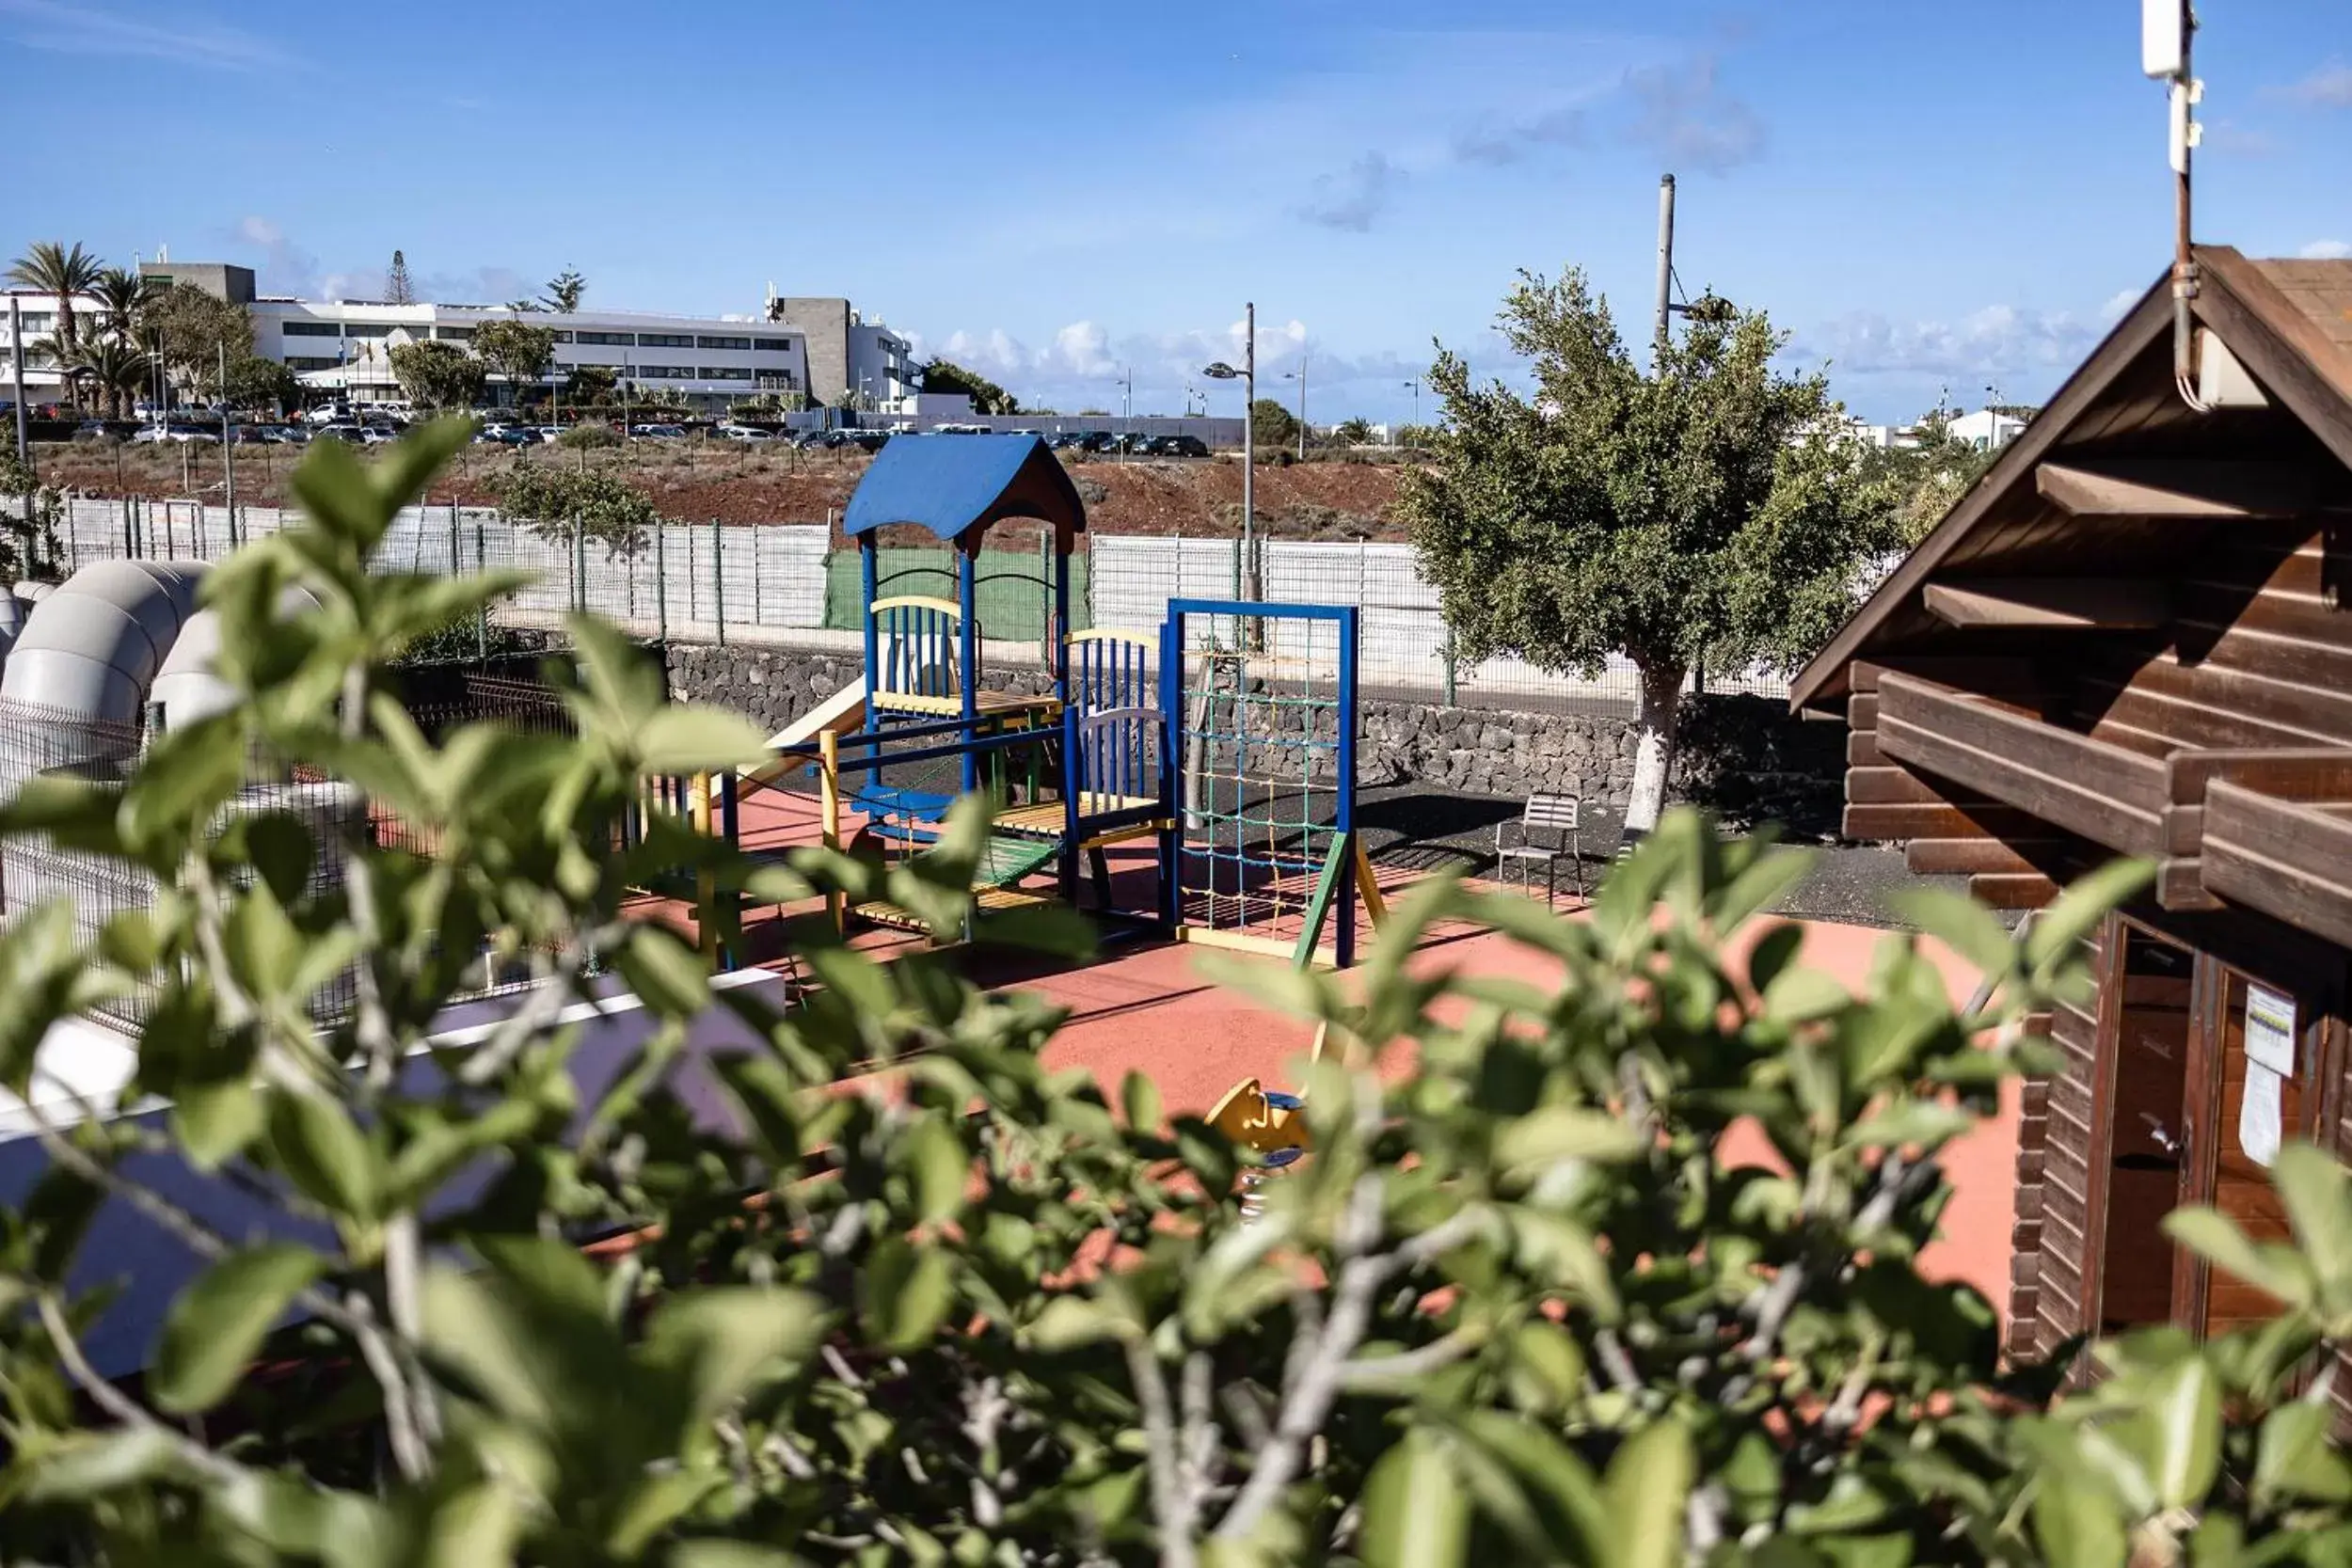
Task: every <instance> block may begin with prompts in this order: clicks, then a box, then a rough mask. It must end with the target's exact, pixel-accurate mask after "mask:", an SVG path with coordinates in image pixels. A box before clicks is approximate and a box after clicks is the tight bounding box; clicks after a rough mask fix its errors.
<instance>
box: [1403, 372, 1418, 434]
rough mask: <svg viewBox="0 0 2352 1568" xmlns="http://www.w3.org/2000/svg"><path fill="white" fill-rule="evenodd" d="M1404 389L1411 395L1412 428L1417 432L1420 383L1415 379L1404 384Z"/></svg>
mask: <svg viewBox="0 0 2352 1568" xmlns="http://www.w3.org/2000/svg"><path fill="white" fill-rule="evenodd" d="M1405 389H1406V391H1408V392H1410V393H1412V394H1413V428H1414V429H1415V430H1419V429H1420V428H1421V381H1420V380H1419V378H1418V377H1417V378H1415V379H1414V380H1411V381H1408V382H1406V384H1405ZM1400 444H1401V443H1400Z"/></svg>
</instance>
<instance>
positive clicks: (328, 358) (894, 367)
mask: <svg viewBox="0 0 2352 1568" xmlns="http://www.w3.org/2000/svg"><path fill="white" fill-rule="evenodd" d="M141 270H142V271H143V272H145V273H146V274H148V275H149V276H150V277H159V278H164V279H168V280H170V281H175V282H184V283H189V284H192V285H194V286H196V287H198V288H201V289H205V290H207V291H209V292H211V293H216V294H219V295H221V296H222V297H224V298H226V299H229V300H230V301H231V302H233V303H235V304H239V305H243V306H244V307H245V308H246V311H247V312H248V313H249V314H250V316H251V317H252V321H253V352H254V353H255V354H257V355H260V356H262V357H263V358H267V359H275V360H278V361H279V362H281V363H283V364H284V365H285V366H286V367H287V368H288V369H290V370H292V371H294V373H295V374H296V375H298V376H300V377H301V379H302V381H303V384H304V385H305V386H307V387H310V388H313V389H314V390H316V391H318V392H321V393H336V394H345V395H349V396H351V397H354V398H356V399H358V400H361V401H370V402H373V401H385V400H389V399H392V398H396V397H398V396H399V395H400V391H399V382H398V379H397V378H396V377H395V376H394V375H393V374H392V367H391V350H392V349H393V348H394V347H395V346H397V345H398V344H401V343H407V342H424V341H442V342H453V343H470V342H471V341H472V340H473V338H474V335H475V334H476V333H477V332H479V331H480V330H481V328H482V325H483V324H485V322H491V321H500V320H510V319H511V320H520V321H523V322H526V323H528V324H529V325H532V326H537V327H544V328H546V329H547V330H548V331H551V332H553V333H554V334H555V345H554V349H555V357H554V363H553V365H552V367H551V368H550V370H549V372H548V377H547V378H546V379H547V381H548V382H554V381H560V380H568V379H570V378H571V376H572V374H573V372H577V371H580V370H584V369H596V370H602V371H605V372H610V373H611V374H612V376H613V377H614V378H615V379H616V380H623V381H628V382H630V383H632V384H634V385H635V386H637V387H639V388H646V389H649V390H655V389H658V390H660V391H661V392H663V393H665V394H669V395H671V396H672V397H675V398H681V399H683V400H684V401H685V402H686V403H687V404H690V405H691V406H693V407H695V408H697V409H699V410H703V411H706V412H717V411H723V409H724V408H725V407H726V406H727V405H728V404H732V403H737V402H740V401H743V400H746V399H749V398H754V397H758V396H761V395H763V394H775V395H777V396H779V397H781V398H782V399H783V400H784V401H785V403H786V404H787V406H790V405H792V404H794V403H795V402H796V400H797V399H802V398H804V399H807V400H809V401H812V402H815V403H823V404H837V403H839V402H841V401H843V399H844V396H845V394H856V401H857V403H858V404H859V405H860V406H863V407H867V408H872V409H876V410H888V409H891V408H893V407H895V406H897V405H898V404H899V402H900V401H901V400H902V399H905V398H907V397H910V396H911V395H912V394H913V392H914V366H913V363H912V360H911V357H910V354H909V347H908V343H907V341H906V340H905V339H904V338H901V337H899V336H898V335H897V334H896V333H893V332H891V331H889V330H888V329H887V328H885V327H883V326H882V325H879V324H872V323H866V322H865V321H863V320H862V319H861V318H860V317H859V315H858V313H857V312H856V311H855V310H854V309H850V302H849V301H848V300H846V299H830V300H792V301H783V302H778V303H783V304H789V305H794V306H802V307H809V308H811V309H808V310H806V311H805V312H803V315H804V317H805V322H804V321H803V319H795V318H794V317H792V316H790V315H776V314H775V313H774V312H773V311H771V317H773V319H770V320H756V319H754V318H751V317H738V316H682V315H668V314H657V313H650V312H641V311H627V310H578V311H571V312H561V313H559V312H549V311H528V312H525V311H516V310H513V309H507V308H505V307H501V306H489V305H448V304H437V305H392V304H387V303H384V302H381V301H371V300H309V299H290V298H279V297H274V296H270V295H264V294H260V293H256V292H255V288H254V277H253V272H252V269H250V268H248V267H240V266H235V265H231V264H227V263H222V262H184V261H174V262H150V263H148V264H147V265H146V266H144V267H143V268H142V269H141ZM10 293H12V294H13V295H14V296H15V298H16V301H17V305H18V309H19V310H20V312H21V314H22V319H23V336H24V343H25V345H26V349H27V353H26V356H25V362H24V396H25V401H26V402H27V403H29V404H49V403H56V402H60V401H62V400H63V399H64V397H65V385H64V383H65V377H64V374H63V372H61V371H60V369H59V368H58V367H57V366H56V364H55V362H54V360H53V359H52V358H51V357H50V356H47V355H46V354H44V353H42V352H41V351H40V350H39V349H38V348H36V347H35V346H34V345H35V344H37V343H38V342H39V341H40V340H42V339H45V338H47V337H49V336H50V335H51V334H52V333H54V332H55V330H56V325H57V322H56V316H57V301H56V298H55V296H53V295H48V294H40V293H29V292H27V291H24V290H15V291H10ZM818 307H823V308H827V309H817V308H818ZM834 308H837V309H834ZM75 310H76V313H77V314H78V315H79V316H80V317H81V319H82V321H83V322H84V323H85V324H86V325H90V326H93V327H94V325H95V324H96V322H97V320H98V317H99V311H98V309H97V307H96V304H95V302H94V301H90V300H77V301H75ZM6 333H7V325H6V322H5V320H0V398H6V397H8V395H9V393H8V390H7V388H8V383H9V378H10V376H11V374H12V373H13V372H14V371H15V369H16V367H15V366H14V365H13V364H12V363H11V362H10V361H9V359H8V340H7V336H6ZM812 371H814V372H816V373H815V374H814V375H812ZM545 384H546V382H543V383H542V385H545ZM492 385H493V387H494V388H499V387H500V386H501V379H500V378H498V377H495V376H494V377H493V378H492ZM510 391H511V389H510Z"/></svg>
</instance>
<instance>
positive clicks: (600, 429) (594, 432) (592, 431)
mask: <svg viewBox="0 0 2352 1568" xmlns="http://www.w3.org/2000/svg"><path fill="white" fill-rule="evenodd" d="M555 444H556V445H557V446H559V447H563V448H564V449H566V450H568V451H584V450H589V449H598V450H600V449H602V448H606V447H617V446H619V445H620V444H621V433H620V432H619V431H617V430H614V429H613V428H612V426H611V425H609V424H606V423H605V422H604V421H603V420H580V421H579V422H578V423H577V424H570V425H566V426H564V433H563V434H562V435H560V436H557V437H556V438H555Z"/></svg>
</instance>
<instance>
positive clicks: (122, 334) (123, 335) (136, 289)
mask: <svg viewBox="0 0 2352 1568" xmlns="http://www.w3.org/2000/svg"><path fill="white" fill-rule="evenodd" d="M89 292H90V294H91V296H92V297H93V298H95V299H96V300H97V301H98V311H99V318H100V320H99V325H100V329H101V330H102V331H103V332H104V333H105V334H106V335H107V336H108V337H110V338H112V339H114V340H115V341H117V342H121V343H127V342H129V341H131V339H132V337H133V336H134V335H135V333H136V332H137V330H138V327H139V324H140V321H141V319H142V318H143V317H144V316H145V315H146V314H147V308H148V307H149V306H150V305H152V304H153V303H154V302H155V300H156V299H157V298H158V297H159V296H160V295H161V294H162V293H163V292H164V291H163V289H162V287H161V286H160V285H159V284H158V283H157V282H156V280H155V279H154V278H152V277H142V276H141V275H139V274H138V273H135V272H133V271H131V270H130V269H128V268H127V267H108V268H107V269H106V270H105V271H103V272H102V273H100V274H99V275H98V281H97V282H95V283H93V284H91V285H90V290H89Z"/></svg>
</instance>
